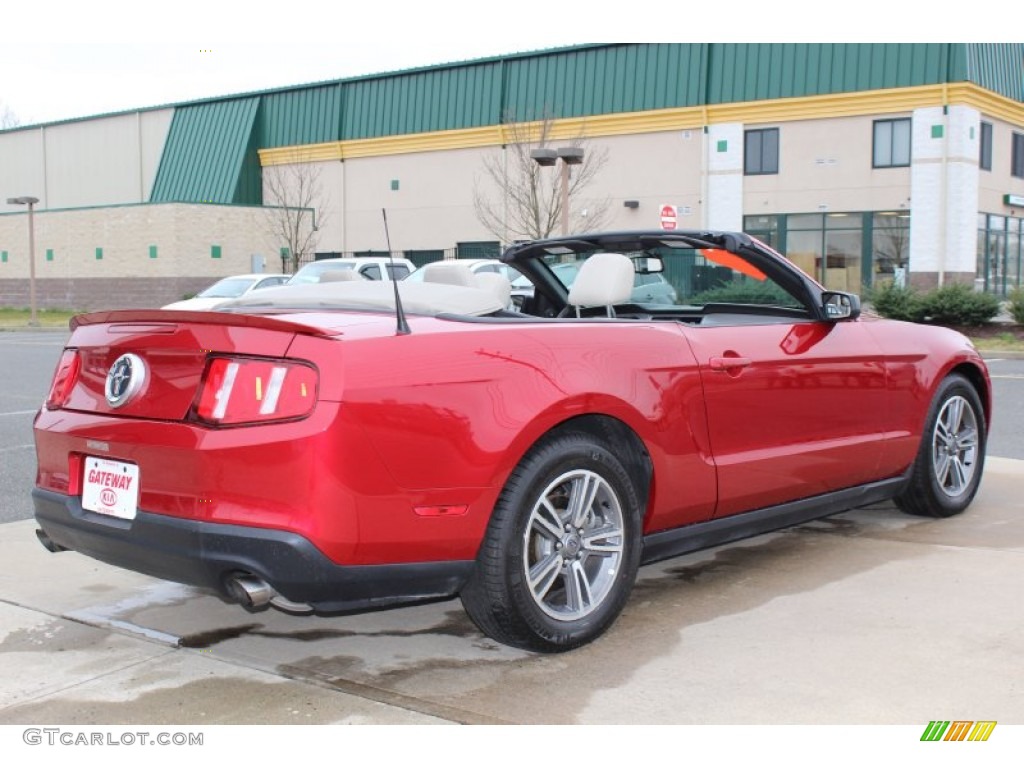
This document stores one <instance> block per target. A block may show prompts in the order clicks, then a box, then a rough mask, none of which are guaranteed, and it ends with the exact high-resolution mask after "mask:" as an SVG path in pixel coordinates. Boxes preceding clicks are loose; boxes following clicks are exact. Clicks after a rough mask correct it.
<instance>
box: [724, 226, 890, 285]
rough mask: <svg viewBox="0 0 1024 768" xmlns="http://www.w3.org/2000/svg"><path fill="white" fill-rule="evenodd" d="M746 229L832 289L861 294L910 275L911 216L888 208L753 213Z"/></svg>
mask: <svg viewBox="0 0 1024 768" xmlns="http://www.w3.org/2000/svg"><path fill="white" fill-rule="evenodd" d="M743 228H744V230H745V231H746V232H748V233H750V234H751V235H753V236H754V237H757V238H758V239H759V240H762V241H764V242H765V243H767V244H768V245H770V246H772V247H773V248H775V249H776V250H778V251H780V252H781V253H784V254H786V256H787V258H789V260H790V261H792V262H793V263H794V264H796V265H797V266H798V267H800V269H802V270H803V271H804V272H806V273H807V274H809V275H811V276H812V277H814V279H815V280H817V281H818V282H820V283H822V284H823V285H824V286H825V287H826V288H830V289H832V290H837V291H851V292H853V293H859V292H861V291H862V290H863V289H865V288H870V287H871V286H872V285H874V284H876V283H882V282H885V281H889V280H893V279H905V273H906V265H907V261H908V259H909V257H910V217H909V215H908V214H905V213H900V212H893V211H882V212H873V211H867V212H837V213H789V214H776V215H770V216H747V217H745V218H744V220H743Z"/></svg>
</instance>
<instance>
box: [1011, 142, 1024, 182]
mask: <svg viewBox="0 0 1024 768" xmlns="http://www.w3.org/2000/svg"><path fill="white" fill-rule="evenodd" d="M1010 175H1011V176H1016V177H1017V178H1018V179H1024V134H1022V133H1015V134H1013V152H1012V157H1011V160H1010Z"/></svg>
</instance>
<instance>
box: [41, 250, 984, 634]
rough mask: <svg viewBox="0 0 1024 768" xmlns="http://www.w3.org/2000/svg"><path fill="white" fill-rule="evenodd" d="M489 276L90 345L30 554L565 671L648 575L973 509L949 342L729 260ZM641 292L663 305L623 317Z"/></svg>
mask: <svg viewBox="0 0 1024 768" xmlns="http://www.w3.org/2000/svg"><path fill="white" fill-rule="evenodd" d="M502 260H503V261H504V262H506V263H509V264H511V265H512V266H514V267H515V268H516V269H517V270H519V271H520V272H522V273H523V274H524V275H526V276H528V277H529V279H530V280H531V281H532V283H533V285H534V290H533V291H532V292H531V293H530V294H529V295H527V296H520V297H518V300H513V299H514V297H511V296H510V291H509V286H508V283H507V280H506V281H505V282H504V284H503V283H502V281H501V280H500V279H499V280H493V279H492V280H488V281H486V282H485V281H484V280H482V279H481V278H479V277H477V276H474V275H472V274H471V273H469V272H468V270H465V269H462V268H460V267H462V265H459V264H458V263H457V262H452V263H445V264H442V265H440V266H439V267H438V268H436V269H433V270H431V273H432V275H433V277H432V278H430V279H429V280H427V281H424V282H421V283H409V284H406V283H380V282H377V283H374V282H368V281H367V282H362V283H355V282H334V283H325V284H314V285H309V286H294V287H291V286H286V287H283V288H277V289H273V290H271V291H264V292H262V293H259V294H253V295H252V296H251V297H243V298H241V299H238V300H235V301H234V302H231V303H230V304H227V305H223V306H222V307H220V308H218V310H217V311H209V312H174V311H161V310H127V311H116V312H100V313H93V314H87V315H81V316H78V317H76V318H74V319H73V320H72V322H71V326H72V331H73V332H72V334H71V337H70V340H69V341H68V344H67V348H66V349H65V350H64V352H63V355H62V357H61V359H60V362H59V364H58V366H57V370H56V373H55V375H54V379H53V384H52V387H51V389H50V392H49V394H48V396H47V398H46V402H45V405H44V406H43V407H42V409H41V410H40V412H39V414H38V416H37V417H36V420H35V440H36V449H37V456H38V474H37V479H36V488H35V489H34V491H33V497H34V502H35V512H36V518H37V521H38V523H39V531H38V535H39V538H40V540H41V541H42V543H43V544H44V545H45V546H46V547H47V548H48V549H50V550H51V551H54V552H57V551H60V550H64V549H70V550H76V551H78V552H81V553H84V554H86V555H89V556H91V557H94V558H98V559H99V560H103V561H106V562H108V563H112V564H114V565H117V566H121V567H124V568H128V569H132V570H135V571H140V572H143V573H146V574H150V575H153V576H156V577H159V578H165V579H171V580H175V581H179V582H184V583H187V584H192V585H196V586H199V587H203V588H209V589H212V590H215V591H217V592H218V593H219V594H221V595H222V596H223V597H225V598H227V599H230V600H234V601H237V602H240V603H242V604H243V605H245V606H246V607H248V608H250V609H257V608H261V607H264V606H267V605H274V606H277V607H279V608H282V609H284V610H291V611H303V610H306V611H316V612H322V613H345V612H350V611H359V610H366V609H372V608H379V607H385V606H392V605H399V604H403V603H411V602H416V601H424V600H436V599H445V598H451V597H454V596H459V597H460V598H461V600H462V603H463V605H464V606H465V609H466V611H467V612H468V614H469V616H470V617H471V618H472V619H473V621H474V622H475V623H476V624H477V626H478V627H479V628H480V629H481V630H482V631H483V632H484V633H486V634H487V635H489V636H491V637H492V638H496V639H497V640H499V641H501V642H504V643H508V644H511V645H514V646H518V647H522V648H528V649H532V650H537V651H563V650H567V649H570V648H574V647H577V646H579V645H581V644H583V643H586V642H589V641H591V640H593V639H595V638H596V637H598V636H599V635H601V633H602V632H604V631H605V630H606V629H607V628H608V627H609V625H611V623H612V622H613V621H614V620H615V618H616V617H617V615H618V614H619V612H620V611H621V609H622V607H623V605H624V603H625V601H626V599H627V597H628V595H629V592H630V589H631V587H632V585H633V582H634V580H635V578H636V575H637V569H638V568H639V566H640V565H642V564H644V563H650V562H653V561H657V560H661V559H664V558H668V557H672V556H675V555H678V554H681V553H685V552H691V551H694V550H697V549H701V548H705V547H710V546H714V545H718V544H722V543H724V542H728V541H733V540H736V539H739V538H743V537H747V536H751V535H754V534H758V533H762V532H765V531H769V530H774V529H777V528H781V527H784V526H790V525H794V524H798V523H801V522H804V521H807V520H810V519H813V518H816V517H821V516H824V515H829V514H833V513H835V512H839V511H841V510H845V509H849V508H852V507H857V506H860V505H864V504H869V503H875V502H878V501H880V500H883V499H890V498H891V499H895V501H896V503H897V504H898V505H899V506H900V507H901V508H903V509H904V510H906V511H907V512H910V513H913V514H920V515H931V516H936V517H945V516H948V515H953V514H956V513H958V512H961V511H962V510H964V509H965V508H966V507H967V506H968V505H969V504H970V502H971V500H972V498H973V497H974V495H975V492H976V491H977V489H978V483H979V481H980V479H981V475H982V468H983V463H984V458H985V439H986V434H987V429H988V425H989V422H990V418H991V387H990V382H989V378H988V373H987V370H986V367H985V364H984V363H983V361H982V360H981V358H980V357H979V355H978V353H977V352H976V351H975V350H974V348H973V347H972V345H971V344H970V342H969V341H968V340H967V339H965V338H964V337H963V336H961V335H959V334H957V333H954V332H952V331H949V330H946V329H943V328H936V327H925V326H919V325H910V324H905V323H900V322H892V321H886V320H881V319H879V318H876V317H872V316H869V315H868V314H866V313H865V314H862V313H861V307H860V302H859V299H858V298H857V297H856V296H854V295H851V294H847V293H840V292H835V291H828V290H825V289H824V288H822V287H821V286H820V285H819V284H817V283H816V282H815V281H814V280H812V279H811V278H809V277H808V276H807V275H805V274H804V273H802V272H801V271H800V270H798V269H797V268H796V267H794V266H793V265H792V264H791V263H790V262H789V261H787V260H786V259H785V258H784V257H783V256H780V255H779V254H778V253H776V252H774V251H773V250H771V249H770V248H768V247H766V246H765V245H763V244H761V243H759V242H758V241H757V240H754V239H752V238H750V237H748V236H747V235H745V234H742V233H729V232H704V231H689V232H656V231H652V232H619V233H604V234H593V235H581V236H574V237H567V238H558V239H550V240H540V241H534V242H528V243H524V244H519V245H515V246H514V247H512V248H510V249H509V250H508V251H506V252H505V253H504V254H503V256H502ZM565 263H573V264H576V265H577V266H578V269H573V270H569V271H571V272H572V273H573V276H574V279H573V282H572V285H571V286H566V285H563V284H562V283H561V282H560V281H559V279H558V275H559V273H560V272H565V271H566V270H562V269H558V268H557V267H558V265H560V264H565ZM637 274H663V275H664V276H665V277H666V278H667V279H669V280H670V281H671V282H672V284H673V286H674V288H675V289H676V291H677V293H678V301H677V303H676V304H672V305H665V304H652V305H644V304H637V303H634V299H633V298H632V297H633V286H634V281H635V278H636V275H637ZM396 298H397V299H398V301H396Z"/></svg>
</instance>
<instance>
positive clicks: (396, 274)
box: [377, 264, 409, 280]
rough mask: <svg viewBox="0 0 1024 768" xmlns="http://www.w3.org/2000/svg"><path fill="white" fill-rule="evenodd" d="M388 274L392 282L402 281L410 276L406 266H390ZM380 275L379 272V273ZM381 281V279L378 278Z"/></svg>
mask: <svg viewBox="0 0 1024 768" xmlns="http://www.w3.org/2000/svg"><path fill="white" fill-rule="evenodd" d="M387 269H388V274H389V275H390V276H391V279H392V280H401V279H402V278H404V277H405V276H406V275H408V274H409V268H408V267H407V266H405V264H388V267H387ZM377 274H378V275H379V274H380V273H379V272H378V273H377ZM377 279H378V280H379V279H380V278H379V277H378V278H377Z"/></svg>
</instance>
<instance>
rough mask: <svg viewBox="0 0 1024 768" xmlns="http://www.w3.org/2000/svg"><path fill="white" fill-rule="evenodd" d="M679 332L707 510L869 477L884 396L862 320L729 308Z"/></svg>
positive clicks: (738, 507) (729, 509) (766, 501)
mask: <svg viewBox="0 0 1024 768" xmlns="http://www.w3.org/2000/svg"><path fill="white" fill-rule="evenodd" d="M711 317H714V315H712V316H711ZM686 335H687V338H688V339H689V341H690V345H691V348H692V349H693V351H694V354H695V356H696V358H697V361H698V364H699V366H700V370H701V377H702V381H703V386H704V394H705V407H706V411H707V420H708V431H709V436H710V442H711V450H712V452H713V455H714V460H715V465H716V467H717V473H718V489H719V490H718V506H717V509H716V512H715V515H716V516H718V517H720V516H724V515H730V514H735V513H737V512H742V511H747V510H752V509H759V508H763V507H768V506H773V505H776V504H782V503H785V502H787V501H793V500H796V499H800V498H806V497H809V496H815V495H818V494H821V493H826V492H828V491H833V490H838V489H841V488H847V487H852V486H855V485H859V484H862V483H865V482H868V481H871V480H874V479H876V478H877V467H878V464H879V461H878V457H879V455H880V443H881V440H882V439H883V435H884V420H885V416H886V411H887V405H888V402H887V401H888V395H887V392H886V374H885V367H884V364H883V363H882V360H881V355H880V354H879V352H880V350H879V349H878V348H877V345H876V343H875V342H874V340H873V338H872V337H871V335H870V334H869V333H868V332H867V331H866V329H865V327H864V324H863V323H860V322H857V321H851V322H824V321H815V320H805V321H798V322H792V321H784V320H781V319H779V318H771V317H767V316H766V317H763V318H759V317H757V316H754V317H751V316H744V315H736V316H734V317H729V316H726V317H725V318H724V319H719V320H718V321H716V323H715V324H709V325H700V326H691V327H688V329H687V330H686Z"/></svg>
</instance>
